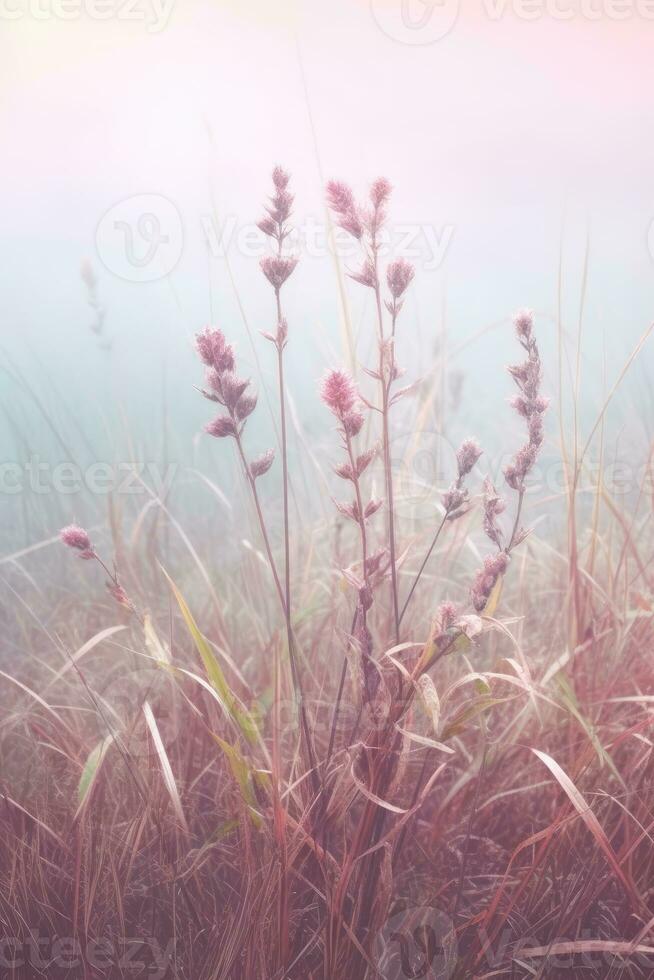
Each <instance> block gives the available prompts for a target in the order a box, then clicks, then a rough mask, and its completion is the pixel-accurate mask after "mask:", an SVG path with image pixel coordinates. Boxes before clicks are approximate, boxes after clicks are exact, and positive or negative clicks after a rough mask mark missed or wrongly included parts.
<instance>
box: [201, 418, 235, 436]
mask: <svg viewBox="0 0 654 980" xmlns="http://www.w3.org/2000/svg"><path fill="white" fill-rule="evenodd" d="M204 431H205V432H207V433H208V434H209V435H210V436H214V437H215V438H216V439H224V438H225V437H226V436H235V435H236V426H235V425H234V422H233V421H232V419H230V418H229V416H228V415H219V416H218V418H215V419H213V421H211V422H209V423H208V424H207V425H205V427H204Z"/></svg>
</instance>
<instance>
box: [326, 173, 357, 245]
mask: <svg viewBox="0 0 654 980" xmlns="http://www.w3.org/2000/svg"><path fill="white" fill-rule="evenodd" d="M327 203H328V205H329V207H330V208H331V209H332V211H334V213H335V214H336V215H338V224H339V226H340V227H341V228H343V229H344V230H345V231H347V232H348V233H349V234H350V235H352V237H353V238H356V239H361V238H362V237H363V222H362V220H361V215H360V214H359V208H358V207H357V204H356V201H355V200H354V194H353V193H352V191H351V190H350V188H349V187H348V186H347V184H344V183H343V182H342V181H340V180H330V181H329V182H328V184H327Z"/></svg>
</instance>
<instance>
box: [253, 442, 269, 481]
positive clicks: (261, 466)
mask: <svg viewBox="0 0 654 980" xmlns="http://www.w3.org/2000/svg"><path fill="white" fill-rule="evenodd" d="M274 459H275V450H274V449H268V450H266V452H265V453H262V454H261V456H257V458H256V459H254V460H252V462H251V463H250V473H251V474H252V477H253V479H255V480H256V479H258V478H259V477H260V476H263V475H264V473H267V472H268V470H269V469H270V467H271V466H272V464H273V461H274Z"/></svg>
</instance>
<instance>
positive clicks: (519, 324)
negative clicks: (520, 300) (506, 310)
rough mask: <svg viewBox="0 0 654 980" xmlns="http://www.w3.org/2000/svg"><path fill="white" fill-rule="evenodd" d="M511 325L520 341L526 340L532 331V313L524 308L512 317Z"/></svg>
mask: <svg viewBox="0 0 654 980" xmlns="http://www.w3.org/2000/svg"><path fill="white" fill-rule="evenodd" d="M513 325H514V326H515V329H516V333H517V334H518V337H520V338H521V339H522V340H528V339H529V338H530V337H531V334H532V331H533V329H534V311H533V310H528V309H526V308H525V309H522V310H518V312H517V313H515V314H514V316H513Z"/></svg>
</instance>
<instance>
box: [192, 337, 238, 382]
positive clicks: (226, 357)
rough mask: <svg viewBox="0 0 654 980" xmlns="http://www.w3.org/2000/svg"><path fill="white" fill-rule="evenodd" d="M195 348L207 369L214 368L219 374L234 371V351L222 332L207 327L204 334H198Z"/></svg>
mask: <svg viewBox="0 0 654 980" xmlns="http://www.w3.org/2000/svg"><path fill="white" fill-rule="evenodd" d="M195 346H196V350H197V352H198V354H199V355H200V357H201V358H202V361H203V362H204V363H205V364H206V365H207V367H210V368H214V369H215V370H216V371H217V372H218V373H219V374H222V373H223V372H224V371H233V370H234V349H233V347H232V345H231V344H228V343H227V341H226V340H225V335H224V333H223V332H222V330H218V329H215V328H213V327H205V329H204V330H203V331H202V333H199V334H196V336H195Z"/></svg>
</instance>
